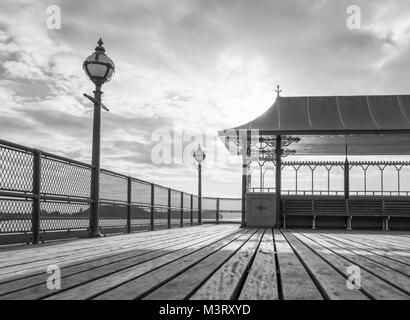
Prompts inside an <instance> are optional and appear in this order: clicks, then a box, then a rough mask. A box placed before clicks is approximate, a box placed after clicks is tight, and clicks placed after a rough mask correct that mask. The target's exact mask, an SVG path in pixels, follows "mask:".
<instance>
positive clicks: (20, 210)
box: [0, 198, 32, 233]
mask: <svg viewBox="0 0 410 320" xmlns="http://www.w3.org/2000/svg"><path fill="white" fill-rule="evenodd" d="M31 211H32V201H31V200H20V199H3V198H2V199H0V233H17V232H30V231H31Z"/></svg>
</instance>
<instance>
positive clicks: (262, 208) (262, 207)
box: [254, 203, 268, 213]
mask: <svg viewBox="0 0 410 320" xmlns="http://www.w3.org/2000/svg"><path fill="white" fill-rule="evenodd" d="M254 208H255V209H258V210H259V213H262V211H264V210H265V209H268V207H265V206H264V205H263V204H262V203H261V204H259V206H257V207H254Z"/></svg>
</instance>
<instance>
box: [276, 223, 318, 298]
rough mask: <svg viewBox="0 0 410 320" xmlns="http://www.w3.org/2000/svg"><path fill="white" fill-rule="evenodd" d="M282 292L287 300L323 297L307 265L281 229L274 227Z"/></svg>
mask: <svg viewBox="0 0 410 320" xmlns="http://www.w3.org/2000/svg"><path fill="white" fill-rule="evenodd" d="M273 234H274V241H275V245H276V252H277V255H278V261H279V272H280V279H281V284H282V293H283V298H284V299H285V300H321V299H323V297H322V295H321V294H320V292H319V290H318V288H317V287H316V285H315V283H314V282H313V280H312V279H311V277H310V276H309V274H308V272H307V271H306V269H305V267H304V266H303V265H302V263H301V262H300V261H299V259H298V257H297V256H296V255H295V253H294V252H293V250H292V248H291V247H290V245H289V243H288V242H287V241H286V239H285V238H284V237H283V235H282V234H281V233H280V231H279V230H277V229H274V233H273Z"/></svg>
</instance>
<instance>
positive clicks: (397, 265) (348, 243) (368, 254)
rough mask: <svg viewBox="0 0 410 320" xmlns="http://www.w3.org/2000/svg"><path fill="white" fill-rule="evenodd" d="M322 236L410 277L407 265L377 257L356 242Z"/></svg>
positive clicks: (327, 235) (331, 236) (328, 235)
mask: <svg viewBox="0 0 410 320" xmlns="http://www.w3.org/2000/svg"><path fill="white" fill-rule="evenodd" d="M320 234H321V235H324V236H326V237H328V238H329V239H331V242H333V243H334V244H336V245H338V246H340V247H342V248H344V249H346V250H349V251H351V252H353V253H356V254H357V255H360V256H363V257H365V258H367V259H369V260H372V261H374V262H377V263H379V264H380V265H383V266H385V267H388V268H390V269H392V270H395V271H397V272H400V273H402V274H404V275H407V276H410V267H409V266H408V265H405V264H403V263H401V262H398V261H394V260H391V259H389V258H386V257H383V256H380V255H377V254H375V253H374V252H372V251H370V250H363V249H360V248H358V247H357V246H356V245H355V244H354V242H352V241H348V240H344V239H340V238H339V237H338V236H335V235H330V234H323V233H320Z"/></svg>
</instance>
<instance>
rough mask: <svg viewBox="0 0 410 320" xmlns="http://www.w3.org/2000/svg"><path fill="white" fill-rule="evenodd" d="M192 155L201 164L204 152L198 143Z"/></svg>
mask: <svg viewBox="0 0 410 320" xmlns="http://www.w3.org/2000/svg"><path fill="white" fill-rule="evenodd" d="M193 156H194V158H195V160H196V161H197V162H198V163H199V164H201V162H202V161H204V160H205V153H204V151H203V150H202V149H201V146H200V145H199V146H198V149H196V150H195V152H194V154H193Z"/></svg>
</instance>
